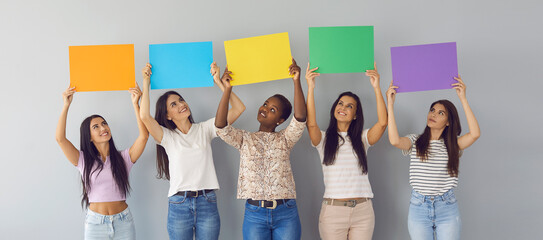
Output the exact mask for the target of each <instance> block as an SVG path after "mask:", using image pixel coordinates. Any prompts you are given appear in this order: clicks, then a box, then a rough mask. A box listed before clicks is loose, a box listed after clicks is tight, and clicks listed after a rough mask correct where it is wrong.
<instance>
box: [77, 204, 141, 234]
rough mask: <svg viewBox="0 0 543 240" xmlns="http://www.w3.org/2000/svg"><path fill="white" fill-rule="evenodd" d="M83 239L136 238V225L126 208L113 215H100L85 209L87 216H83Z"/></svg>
mask: <svg viewBox="0 0 543 240" xmlns="http://www.w3.org/2000/svg"><path fill="white" fill-rule="evenodd" d="M85 239H86V240H94V239H96V240H104V239H115V240H117V239H119V240H121V239H122V240H133V239H136V227H135V226H134V220H133V218H132V213H130V210H129V209H128V208H126V209H125V210H124V211H122V212H120V213H117V214H114V215H102V214H99V213H96V212H93V211H91V210H90V209H87V216H86V217H85Z"/></svg>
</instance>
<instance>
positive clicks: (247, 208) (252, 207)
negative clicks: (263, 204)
mask: <svg viewBox="0 0 543 240" xmlns="http://www.w3.org/2000/svg"><path fill="white" fill-rule="evenodd" d="M258 210H260V207H258V206H255V205H252V204H249V203H248V202H246V203H245V211H248V212H258Z"/></svg>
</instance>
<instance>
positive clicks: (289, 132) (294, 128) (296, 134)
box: [281, 117, 305, 148]
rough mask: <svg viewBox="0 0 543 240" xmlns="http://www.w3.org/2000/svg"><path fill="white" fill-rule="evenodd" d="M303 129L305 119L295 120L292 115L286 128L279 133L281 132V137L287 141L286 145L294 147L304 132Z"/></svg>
mask: <svg viewBox="0 0 543 240" xmlns="http://www.w3.org/2000/svg"><path fill="white" fill-rule="evenodd" d="M304 129H305V121H304V122H300V121H298V120H296V118H295V117H292V120H291V121H290V124H289V125H288V127H287V128H285V129H284V130H283V131H281V133H282V134H283V137H284V138H285V140H286V141H287V146H288V147H289V148H292V147H294V145H295V144H296V142H298V140H300V138H301V137H302V134H303V133H304Z"/></svg>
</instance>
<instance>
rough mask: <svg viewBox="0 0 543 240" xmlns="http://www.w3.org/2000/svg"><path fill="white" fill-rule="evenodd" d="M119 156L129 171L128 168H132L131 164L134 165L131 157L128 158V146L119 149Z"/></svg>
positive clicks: (128, 170)
mask: <svg viewBox="0 0 543 240" xmlns="http://www.w3.org/2000/svg"><path fill="white" fill-rule="evenodd" d="M121 156H122V157H123V160H124V164H126V165H125V166H126V170H127V172H130V169H132V166H134V163H133V162H132V159H131V158H130V148H128V149H125V150H123V151H121Z"/></svg>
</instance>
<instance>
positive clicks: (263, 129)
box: [258, 124, 277, 132]
mask: <svg viewBox="0 0 543 240" xmlns="http://www.w3.org/2000/svg"><path fill="white" fill-rule="evenodd" d="M276 127H277V126H266V125H264V124H260V127H259V128H258V131H259V132H275V128H276Z"/></svg>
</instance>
